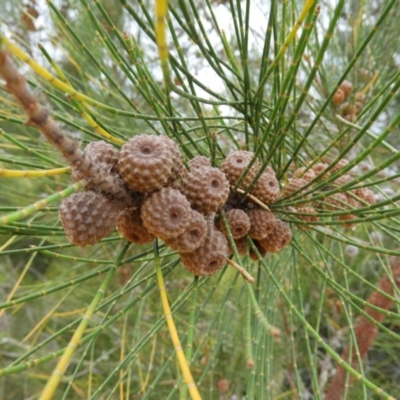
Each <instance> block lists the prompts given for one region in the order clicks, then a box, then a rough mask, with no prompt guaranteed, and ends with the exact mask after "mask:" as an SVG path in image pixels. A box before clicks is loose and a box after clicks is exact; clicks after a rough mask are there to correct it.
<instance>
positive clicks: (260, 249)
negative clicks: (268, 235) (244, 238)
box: [249, 240, 268, 261]
mask: <svg viewBox="0 0 400 400" xmlns="http://www.w3.org/2000/svg"><path fill="white" fill-rule="evenodd" d="M253 243H254V246H256V248H257V250H258V252H259V253H260V256H261V257H262V258H264V257H265V256H266V255H267V253H268V252H267V250H265V249H264V247H262V246H261V244H260V242H259V241H257V240H253ZM249 256H250V258H251V259H252V260H253V261H259V258H258V256H257V254H256V253H255V251H254V250H253V247H252V246H251V245H250V247H249Z"/></svg>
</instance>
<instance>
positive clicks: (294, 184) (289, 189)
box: [283, 178, 308, 197]
mask: <svg viewBox="0 0 400 400" xmlns="http://www.w3.org/2000/svg"><path fill="white" fill-rule="evenodd" d="M307 183H308V182H307V181H306V180H305V179H303V178H295V179H290V180H289V182H288V184H287V185H286V187H285V190H284V191H283V197H285V196H289V195H291V194H292V193H294V192H297V191H298V190H300V189H301V188H302V187H304V186H305V185H307Z"/></svg>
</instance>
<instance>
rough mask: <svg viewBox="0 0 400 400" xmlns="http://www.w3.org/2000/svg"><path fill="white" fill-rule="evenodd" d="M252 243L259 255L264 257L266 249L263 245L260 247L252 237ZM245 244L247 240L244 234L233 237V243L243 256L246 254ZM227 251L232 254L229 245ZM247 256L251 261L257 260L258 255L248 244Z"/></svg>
mask: <svg viewBox="0 0 400 400" xmlns="http://www.w3.org/2000/svg"><path fill="white" fill-rule="evenodd" d="M253 243H254V245H255V246H256V248H257V250H258V252H259V253H260V256H261V257H262V258H264V257H265V256H266V254H267V250H265V249H264V248H263V247H261V245H260V243H259V242H258V241H257V240H254V239H253ZM246 244H247V240H246V237H245V236H244V237H242V238H240V239H235V245H236V248H237V251H238V253H239V255H241V256H245V255H246V254H247V253H246ZM229 253H230V254H233V250H232V249H231V247H230V246H229ZM249 256H250V258H251V259H252V260H253V261H258V257H257V255H256V253H255V252H254V251H253V248H252V247H251V245H249Z"/></svg>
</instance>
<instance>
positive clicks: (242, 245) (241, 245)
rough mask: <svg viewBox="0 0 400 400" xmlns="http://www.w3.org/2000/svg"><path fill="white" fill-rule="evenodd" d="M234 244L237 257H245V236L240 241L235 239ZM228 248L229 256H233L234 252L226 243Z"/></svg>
mask: <svg viewBox="0 0 400 400" xmlns="http://www.w3.org/2000/svg"><path fill="white" fill-rule="evenodd" d="M234 242H235V245H236V249H237V251H238V253H239V255H241V256H245V255H246V243H247V241H246V236H243V237H241V238H240V239H235V240H234ZM228 246H229V254H234V251H233V249H232V247H231V245H230V243H229V242H228Z"/></svg>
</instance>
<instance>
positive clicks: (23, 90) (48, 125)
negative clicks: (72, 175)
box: [0, 48, 130, 203]
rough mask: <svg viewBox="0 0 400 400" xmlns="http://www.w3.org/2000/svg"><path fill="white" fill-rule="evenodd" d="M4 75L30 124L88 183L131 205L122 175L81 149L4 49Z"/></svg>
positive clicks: (0, 66) (0, 70)
mask: <svg viewBox="0 0 400 400" xmlns="http://www.w3.org/2000/svg"><path fill="white" fill-rule="evenodd" d="M0 76H1V77H2V78H3V79H4V80H5V82H6V85H5V87H6V89H7V90H8V91H9V92H10V93H12V94H13V96H14V97H15V98H16V99H17V101H18V103H19V104H20V106H21V108H22V109H23V110H24V111H25V113H26V114H27V116H28V121H27V124H28V125H31V126H35V127H36V128H38V129H39V130H40V131H41V132H42V133H43V135H45V136H46V138H47V140H48V141H49V142H50V143H51V144H53V145H54V146H55V147H56V148H57V149H58V150H59V151H60V152H61V154H62V155H63V156H64V157H65V158H66V159H67V160H68V161H69V163H70V164H71V166H72V167H73V168H74V169H77V170H79V172H80V175H81V176H83V177H84V178H85V179H86V180H87V181H88V182H91V183H92V184H93V185H94V186H95V187H98V188H99V189H100V190H102V191H103V192H104V193H108V194H111V195H113V196H114V197H116V198H118V199H122V200H124V201H126V202H127V203H130V196H129V194H128V192H127V190H126V188H125V187H124V186H123V184H122V183H121V180H120V179H118V176H117V175H115V174H111V173H109V172H108V171H105V170H104V169H103V168H101V167H100V166H98V165H97V164H95V163H93V162H92V160H91V158H90V157H89V155H88V154H86V153H85V152H84V151H82V150H81V149H80V148H79V145H78V143H77V142H76V141H75V140H73V139H71V138H69V137H68V136H67V135H65V133H64V132H63V130H62V129H61V127H60V126H59V125H58V124H56V122H55V121H54V120H53V118H51V116H50V115H49V112H48V111H47V110H46V109H45V108H43V107H42V106H41V105H40V104H39V103H38V101H37V99H36V97H35V96H34V95H33V94H32V92H31V91H30V90H29V87H28V85H27V83H26V79H25V78H24V77H23V76H22V75H21V74H20V73H19V72H18V70H17V69H16V68H15V66H14V65H13V63H12V62H11V57H10V55H9V54H8V52H7V51H6V50H5V49H4V48H0Z"/></svg>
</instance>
